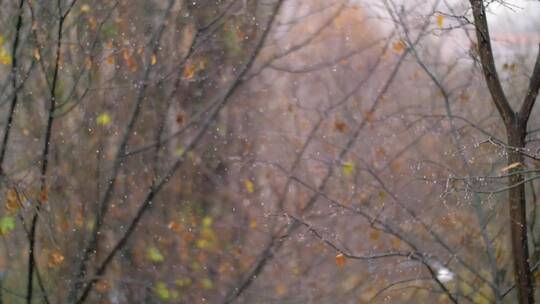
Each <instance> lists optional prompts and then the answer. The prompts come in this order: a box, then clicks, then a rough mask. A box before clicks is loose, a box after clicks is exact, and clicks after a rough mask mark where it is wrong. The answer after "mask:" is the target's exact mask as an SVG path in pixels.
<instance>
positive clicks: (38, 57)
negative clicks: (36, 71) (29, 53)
mask: <svg viewBox="0 0 540 304" xmlns="http://www.w3.org/2000/svg"><path fill="white" fill-rule="evenodd" d="M34 58H36V60H37V61H39V60H40V59H41V54H39V49H38V48H35V49H34Z"/></svg>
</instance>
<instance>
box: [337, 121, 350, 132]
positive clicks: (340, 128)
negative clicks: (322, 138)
mask: <svg viewBox="0 0 540 304" xmlns="http://www.w3.org/2000/svg"><path fill="white" fill-rule="evenodd" d="M334 129H335V130H336V131H338V132H340V133H343V132H345V130H346V129H347V124H345V123H344V122H343V121H340V120H336V122H335V123H334Z"/></svg>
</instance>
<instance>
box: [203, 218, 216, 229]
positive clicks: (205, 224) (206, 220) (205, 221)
mask: <svg viewBox="0 0 540 304" xmlns="http://www.w3.org/2000/svg"><path fill="white" fill-rule="evenodd" d="M213 223H214V220H213V219H212V218H211V217H209V216H205V217H204V218H203V220H202V226H203V227H205V228H209V227H212V224H213Z"/></svg>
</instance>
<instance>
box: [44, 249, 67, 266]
mask: <svg viewBox="0 0 540 304" xmlns="http://www.w3.org/2000/svg"><path fill="white" fill-rule="evenodd" d="M63 261H64V256H63V255H62V253H60V251H54V252H53V253H51V255H50V256H49V262H48V265H49V267H51V268H53V267H56V266H58V265H60V264H62V262H63Z"/></svg>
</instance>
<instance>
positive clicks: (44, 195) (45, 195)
mask: <svg viewBox="0 0 540 304" xmlns="http://www.w3.org/2000/svg"><path fill="white" fill-rule="evenodd" d="M48 200H49V188H47V187H43V189H41V191H40V192H39V202H40V203H42V204H44V203H46V202H47V201H48Z"/></svg>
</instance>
